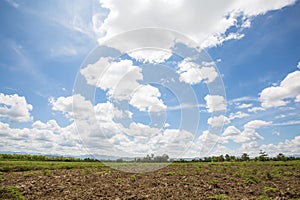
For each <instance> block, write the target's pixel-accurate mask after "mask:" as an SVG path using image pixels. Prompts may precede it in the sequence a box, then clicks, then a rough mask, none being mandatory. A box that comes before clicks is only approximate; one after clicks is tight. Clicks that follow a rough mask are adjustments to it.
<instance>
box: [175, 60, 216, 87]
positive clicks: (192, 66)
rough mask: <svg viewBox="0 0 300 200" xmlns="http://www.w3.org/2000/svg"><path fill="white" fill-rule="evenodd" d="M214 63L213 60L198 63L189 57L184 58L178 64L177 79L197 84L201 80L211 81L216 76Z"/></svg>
mask: <svg viewBox="0 0 300 200" xmlns="http://www.w3.org/2000/svg"><path fill="white" fill-rule="evenodd" d="M214 65H215V64H214V62H202V64H201V65H198V64H196V63H195V62H193V61H192V60H191V58H185V59H184V60H183V61H181V62H180V63H179V65H178V66H179V69H178V70H177V73H178V74H179V75H180V77H179V80H180V81H181V82H185V83H188V84H197V83H200V82H202V81H205V82H206V83H211V82H213V81H214V80H215V79H216V78H217V77H218V73H217V72H216V70H215V67H214Z"/></svg>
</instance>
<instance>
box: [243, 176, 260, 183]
mask: <svg viewBox="0 0 300 200" xmlns="http://www.w3.org/2000/svg"><path fill="white" fill-rule="evenodd" d="M245 181H246V183H250V184H258V183H260V180H259V179H258V178H256V177H254V176H248V177H246V179H245Z"/></svg>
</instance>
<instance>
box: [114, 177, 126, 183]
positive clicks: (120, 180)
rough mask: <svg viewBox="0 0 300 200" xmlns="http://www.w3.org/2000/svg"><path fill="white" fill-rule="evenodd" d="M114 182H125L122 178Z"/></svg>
mask: <svg viewBox="0 0 300 200" xmlns="http://www.w3.org/2000/svg"><path fill="white" fill-rule="evenodd" d="M116 181H117V182H118V183H122V182H124V181H125V180H124V179H123V178H117V179H116Z"/></svg>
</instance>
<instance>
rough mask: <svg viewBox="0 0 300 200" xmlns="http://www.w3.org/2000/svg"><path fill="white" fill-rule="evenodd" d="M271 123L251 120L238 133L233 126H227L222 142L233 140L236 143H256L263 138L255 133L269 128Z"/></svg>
mask: <svg viewBox="0 0 300 200" xmlns="http://www.w3.org/2000/svg"><path fill="white" fill-rule="evenodd" d="M270 124H272V122H267V121H263V120H252V121H250V122H248V123H246V124H245V125H244V130H243V131H240V130H239V129H237V128H236V127H235V126H229V127H227V128H226V129H225V131H224V132H223V134H222V136H223V140H224V141H225V142H228V141H229V140H233V141H234V142H237V143H247V142H256V141H258V140H263V139H264V138H263V137H262V136H261V135H260V134H259V133H258V132H257V131H256V129H259V128H261V127H265V126H269V125H270Z"/></svg>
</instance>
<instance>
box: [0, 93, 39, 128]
mask: <svg viewBox="0 0 300 200" xmlns="http://www.w3.org/2000/svg"><path fill="white" fill-rule="evenodd" d="M31 110H32V105H31V104H28V103H27V101H26V99H25V97H22V96H19V95H18V94H12V95H6V94H3V93H0V117H4V118H7V119H8V120H9V121H11V122H28V121H31V120H32V119H33V118H32V116H31V115H30V111H31Z"/></svg>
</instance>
